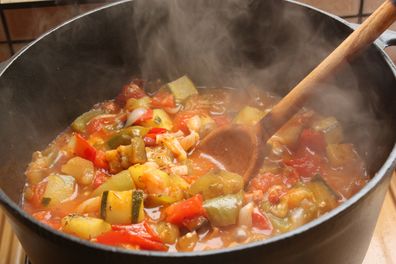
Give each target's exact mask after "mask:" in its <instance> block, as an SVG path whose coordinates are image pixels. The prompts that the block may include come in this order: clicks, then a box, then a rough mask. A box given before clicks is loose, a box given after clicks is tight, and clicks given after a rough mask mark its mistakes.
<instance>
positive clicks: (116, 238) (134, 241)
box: [96, 222, 168, 251]
mask: <svg viewBox="0 0 396 264" xmlns="http://www.w3.org/2000/svg"><path fill="white" fill-rule="evenodd" d="M112 229H113V230H112V231H110V232H107V233H105V234H103V235H100V236H98V237H97V238H96V240H97V242H98V243H101V244H106V245H125V244H128V245H132V246H136V247H138V248H139V249H147V250H158V251H167V250H168V247H167V246H166V245H164V244H163V243H162V241H161V239H160V238H159V237H158V235H156V234H155V232H154V231H153V230H152V229H151V227H150V226H149V225H148V224H147V223H146V222H142V223H140V224H134V225H113V226H112Z"/></svg>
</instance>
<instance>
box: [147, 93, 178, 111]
mask: <svg viewBox="0 0 396 264" xmlns="http://www.w3.org/2000/svg"><path fill="white" fill-rule="evenodd" d="M151 105H152V106H153V107H154V108H173V107H175V106H176V104H175V98H174V96H173V95H172V94H171V93H170V92H167V91H159V92H158V93H157V94H156V95H155V96H154V97H153V98H152V99H151Z"/></svg>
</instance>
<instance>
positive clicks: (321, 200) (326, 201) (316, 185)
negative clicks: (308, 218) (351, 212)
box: [306, 180, 338, 213]
mask: <svg viewBox="0 0 396 264" xmlns="http://www.w3.org/2000/svg"><path fill="white" fill-rule="evenodd" d="M306 186H307V188H308V189H310V190H311V191H312V192H313V194H314V197H315V202H316V204H317V205H318V206H319V210H320V212H321V213H325V212H328V211H330V210H331V209H333V208H335V207H336V206H337V205H338V203H337V199H338V197H337V195H336V194H335V193H334V192H333V191H332V190H331V189H330V187H329V186H328V185H327V184H325V183H324V182H323V181H322V180H314V181H311V182H309V183H307V184H306Z"/></svg>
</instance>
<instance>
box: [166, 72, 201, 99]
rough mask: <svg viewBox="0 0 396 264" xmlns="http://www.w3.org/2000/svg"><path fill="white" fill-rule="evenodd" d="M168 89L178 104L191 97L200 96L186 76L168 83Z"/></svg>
mask: <svg viewBox="0 0 396 264" xmlns="http://www.w3.org/2000/svg"><path fill="white" fill-rule="evenodd" d="M168 87H169V89H170V90H171V92H172V93H173V95H174V96H175V99H176V101H178V102H182V101H184V100H185V99H187V98H188V97H190V96H191V95H194V94H198V90H197V88H196V87H195V85H194V83H193V82H192V81H191V80H190V78H188V77H187V76H186V75H184V76H183V77H180V78H179V79H177V80H175V81H173V82H170V83H168Z"/></svg>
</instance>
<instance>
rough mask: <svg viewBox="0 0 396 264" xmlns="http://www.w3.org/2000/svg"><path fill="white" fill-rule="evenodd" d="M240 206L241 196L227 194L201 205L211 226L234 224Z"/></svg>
mask: <svg viewBox="0 0 396 264" xmlns="http://www.w3.org/2000/svg"><path fill="white" fill-rule="evenodd" d="M241 206H242V195H241V194H229V195H225V196H220V197H216V198H213V199H210V200H206V201H205V202H204V204H203V207H204V208H205V210H206V212H207V215H208V218H209V221H210V223H211V224H212V226H218V227H222V226H229V225H233V224H236V222H237V220H238V213H239V209H240V208H241Z"/></svg>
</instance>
